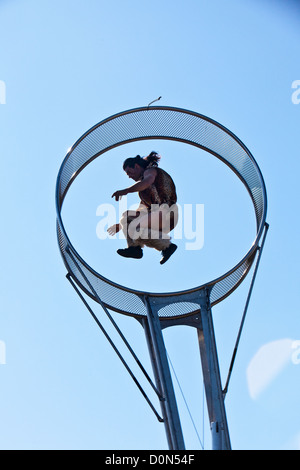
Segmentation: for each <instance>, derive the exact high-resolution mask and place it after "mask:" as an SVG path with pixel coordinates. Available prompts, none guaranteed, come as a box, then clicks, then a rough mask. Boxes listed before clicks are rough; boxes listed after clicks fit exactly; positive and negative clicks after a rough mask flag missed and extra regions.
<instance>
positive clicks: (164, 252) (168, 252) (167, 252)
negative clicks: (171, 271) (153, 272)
mask: <svg viewBox="0 0 300 470" xmlns="http://www.w3.org/2000/svg"><path fill="white" fill-rule="evenodd" d="M176 250H177V245H175V243H171V244H170V245H169V246H168V248H166V249H165V250H162V252H161V253H162V255H163V257H162V259H161V260H160V264H164V263H165V262H166V261H168V259H169V258H170V256H172V254H173V253H175V251H176Z"/></svg>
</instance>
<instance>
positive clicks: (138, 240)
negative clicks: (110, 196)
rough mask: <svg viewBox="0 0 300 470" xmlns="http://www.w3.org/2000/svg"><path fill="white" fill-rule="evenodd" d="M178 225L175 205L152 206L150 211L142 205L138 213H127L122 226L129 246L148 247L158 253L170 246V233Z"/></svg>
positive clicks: (121, 223) (121, 221) (122, 219)
mask: <svg viewBox="0 0 300 470" xmlns="http://www.w3.org/2000/svg"><path fill="white" fill-rule="evenodd" d="M177 223H178V206H177V205H176V204H173V205H172V206H171V207H170V206H168V205H167V204H162V205H158V204H152V206H151V210H150V211H149V210H148V209H147V207H146V206H144V205H143V204H140V206H139V207H138V209H137V210H136V211H126V212H124V214H123V215H122V217H121V220H120V225H121V227H122V230H123V232H124V235H125V237H126V239H127V244H128V246H129V247H130V246H140V247H142V248H143V247H144V246H148V247H150V248H155V249H156V250H158V251H162V250H165V249H166V248H168V247H169V246H170V243H171V237H170V236H169V232H170V231H171V230H173V228H174V227H175V226H176V225H177Z"/></svg>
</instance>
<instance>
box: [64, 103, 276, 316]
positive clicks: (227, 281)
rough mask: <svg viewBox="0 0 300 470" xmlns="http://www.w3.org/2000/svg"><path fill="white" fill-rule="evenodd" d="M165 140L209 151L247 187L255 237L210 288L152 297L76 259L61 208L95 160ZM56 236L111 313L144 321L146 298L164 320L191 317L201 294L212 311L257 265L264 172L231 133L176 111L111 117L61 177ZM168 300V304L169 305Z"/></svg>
mask: <svg viewBox="0 0 300 470" xmlns="http://www.w3.org/2000/svg"><path fill="white" fill-rule="evenodd" d="M147 139H149V140H150V139H162V140H172V141H178V142H183V143H186V144H189V145H193V146H195V147H198V148H199V149H202V150H205V151H207V152H209V153H210V154H212V155H213V156H215V157H217V158H218V159H220V160H221V161H222V162H224V163H225V164H226V165H227V166H228V167H229V168H230V169H231V170H232V171H233V172H234V173H235V174H236V175H237V176H238V177H239V178H240V180H241V181H242V182H243V184H244V186H245V187H246V189H247V191H248V193H249V196H250V198H251V201H252V203H253V206H254V211H255V217H256V236H255V240H254V241H253V244H252V245H251V247H250V249H249V251H248V252H247V253H246V254H245V256H244V257H243V258H242V259H241V261H240V262H239V263H238V264H237V265H235V266H234V267H233V268H232V269H231V270H230V271H228V272H226V273H225V274H224V275H222V276H221V277H218V278H217V279H214V280H209V281H208V282H207V283H205V284H202V285H199V286H197V287H194V288H193V289H188V290H184V291H179V292H171V293H170V292H168V293H163V292H159V293H149V292H141V291H137V290H134V289H130V288H127V287H124V286H122V285H119V284H117V283H115V282H114V281H113V280H110V279H107V278H105V277H104V276H102V275H101V273H98V272H96V271H95V270H94V269H93V268H92V267H91V266H89V265H88V264H87V263H86V262H85V261H84V260H83V259H82V258H81V256H80V255H79V254H78V253H77V251H76V249H75V248H74V246H73V245H72V243H71V241H70V240H69V237H68V235H67V233H66V231H65V228H64V224H63V220H62V215H61V212H62V206H63V202H64V199H65V197H66V194H67V192H68V190H69V188H70V186H71V185H72V184H73V183H74V181H75V179H76V177H77V176H78V174H79V173H80V172H81V171H82V170H83V169H84V168H85V167H86V166H87V165H88V164H89V163H90V162H92V161H93V160H94V159H95V158H98V157H100V156H101V155H103V154H104V153H105V152H108V151H109V150H111V149H113V148H115V147H118V146H121V145H124V144H127V143H130V142H135V141H141V140H147ZM56 208H57V234H58V243H59V248H60V252H61V255H62V258H63V261H64V263H65V266H66V268H67V270H68V273H69V275H71V276H72V278H73V279H74V281H75V282H76V283H77V285H78V286H79V287H80V288H81V289H82V290H83V291H84V292H85V293H86V294H88V295H89V296H90V297H91V298H92V299H94V300H95V301H96V302H99V299H101V302H102V303H103V304H104V305H105V306H106V307H107V308H109V309H112V310H114V311H117V312H120V313H123V314H126V315H131V316H134V317H136V318H137V319H141V318H143V317H145V316H146V315H147V311H146V307H145V303H144V297H145V296H147V297H148V298H151V301H152V302H155V299H157V302H158V303H159V304H160V308H159V311H158V315H159V317H160V319H166V320H172V319H178V318H179V317H180V318H182V317H188V316H191V315H192V314H194V313H195V312H197V311H199V309H200V306H199V305H200V304H199V294H200V291H203V290H206V291H209V292H210V304H211V305H212V306H213V305H215V304H217V303H218V302H220V301H221V300H223V299H224V298H225V297H227V296H228V295H229V294H231V293H232V292H233V291H234V290H235V289H236V288H237V286H238V285H239V284H240V283H241V282H242V281H243V279H244V278H245V277H246V275H247V273H248V272H249V270H250V268H251V266H252V264H253V261H254V259H255V256H256V253H257V250H258V247H259V241H260V239H261V236H262V233H263V230H264V226H265V221H266V212H267V196H266V189H265V184H264V180H263V177H262V174H261V171H260V169H259V167H258V165H257V163H256V161H255V159H254V158H253V156H252V155H251V153H250V151H249V150H248V149H247V148H246V147H245V145H244V144H243V143H242V142H241V141H240V140H239V139H238V138H237V137H236V136H235V135H234V134H233V133H232V132H230V131H229V130H228V129H226V128H225V127H223V126H222V125H221V124H219V123H218V122H216V121H214V120H212V119H210V118H208V117H206V116H203V115H201V114H198V113H195V112H192V111H188V110H184V109H179V108H173V107H164V106H153V107H144V108H136V109H132V110H128V111H124V112H122V113H119V114H116V115H114V116H111V117H109V118H107V119H105V120H103V121H101V122H100V123H98V124H96V125H95V126H94V127H92V128H91V129H90V130H89V131H87V132H86V133H85V134H84V135H83V136H82V137H80V139H79V140H78V141H77V142H76V143H75V144H74V145H73V146H72V147H71V149H70V150H69V151H68V153H67V155H66V157H65V159H64V161H63V163H62V165H61V168H60V171H59V174H58V177H57V186H56ZM164 300H165V301H164Z"/></svg>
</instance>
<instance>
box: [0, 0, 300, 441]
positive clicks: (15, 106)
mask: <svg viewBox="0 0 300 470" xmlns="http://www.w3.org/2000/svg"><path fill="white" fill-rule="evenodd" d="M0 14H1V16H0V18H1V28H0V40H1V62H0V81H1V82H0V83H1V84H2V85H1V95H0V151H1V161H2V181H1V186H0V188H1V189H0V190H1V200H2V207H1V212H2V221H3V223H2V230H1V246H2V250H1V261H2V270H1V315H0V341H1V345H2V358H1V360H0V362H2V363H1V364H0V381H1V395H0V423H1V424H0V448H1V449H166V448H167V443H166V438H165V432H164V428H163V425H162V424H159V423H158V422H157V421H156V418H155V417H154V415H153V414H152V411H151V410H150V409H148V406H147V404H146V403H145V401H144V399H143V397H142V396H141V395H140V393H139V391H138V390H137V388H136V386H135V384H134V383H133V382H132V381H131V379H130V377H129V376H128V375H127V373H126V371H125V370H124V369H123V366H122V365H121V364H120V363H119V360H118V358H117V357H116V356H115V355H114V353H113V351H112V350H111V349H110V346H109V345H108V344H107V342H106V340H105V339H104V337H103V336H102V335H101V333H100V331H99V330H98V329H97V328H96V325H95V323H94V322H93V321H92V319H91V318H90V317H89V315H88V312H87V311H86V310H85V307H84V306H83V305H82V304H81V302H80V300H79V299H78V297H77V296H76V294H75V292H74V291H73V290H72V288H71V286H70V285H69V284H68V282H67V281H66V279H65V274H66V273H65V268H64V265H63V263H62V261H61V258H60V255H59V251H58V247H57V242H56V233H55V203H54V192H55V182H56V177H57V173H58V170H59V167H60V165H61V162H62V160H63V158H64V156H65V154H66V152H67V149H68V148H69V147H70V146H71V145H72V144H73V143H74V142H75V141H76V140H77V139H78V138H79V137H80V136H81V135H82V134H83V133H84V132H85V131H86V130H88V129H89V128H90V127H91V126H93V125H94V124H96V123H97V122H99V121H101V120H102V119H104V118H106V117H108V116H111V115H113V114H115V113H117V112H119V111H123V110H126V109H131V108H135V107H138V106H145V105H147V104H148V103H149V102H150V101H152V100H154V99H155V98H157V97H158V96H162V100H161V101H160V104H162V105H169V106H175V107H182V108H185V109H190V110H193V111H196V112H199V113H201V114H204V115H207V116H209V117H211V118H212V119H215V120H216V121H218V122H220V123H221V124H223V125H224V126H226V127H227V128H229V129H230V130H231V131H232V132H234V133H235V134H236V135H237V136H238V137H239V138H240V139H241V140H242V141H243V142H244V143H245V145H246V146H247V147H248V148H249V149H250V151H251V152H252V154H253V155H254V157H255V159H256V160H257V162H258V164H259V166H260V168H261V170H262V173H263V175H264V178H265V182H266V187H267V192H268V203H269V207H268V217H267V220H268V222H269V224H270V230H269V234H268V237H267V242H266V246H265V249H264V253H263V257H262V261H261V265H260V269H259V273H258V276H257V281H256V284H255V288H254V292H253V296H252V299H251V304H250V308H249V312H248V315H247V320H246V324H245V328H244V331H243V336H242V339H241V343H240V347H239V351H238V355H237V359H236V364H235V368H234V372H233V376H232V379H231V382H230V388H229V392H228V395H227V397H226V407H227V414H228V422H229V429H230V435H231V441H232V446H233V448H235V449H300V425H299V411H298V410H299V406H298V393H297V391H298V390H299V372H300V364H299V356H300V354H299V341H300V331H299V244H298V240H299V235H300V233H299V232H300V230H299V228H300V225H299V222H298V217H297V216H298V201H299V190H298V172H299V138H298V136H299V120H300V104H296V103H293V101H292V96H293V93H294V92H297V89H293V88H292V84H293V83H294V82H295V81H296V80H300V71H299V60H298V57H299V40H300V33H299V31H300V28H299V26H300V7H299V6H298V2H293V1H279V0H278V1H272V2H271V1H267V0H264V1H260V2H259V1H255V0H254V1H250V0H240V1H237V0H229V1H228V2H222V1H221V0H211V1H204V0H198V1H196V0H186V1H184V2H183V1H177V0H175V1H170V0H163V1H156V0H155V1H152V2H138V1H135V0H133V1H131V0H129V1H127V2H121V1H120V0H116V1H114V0H112V1H110V2H103V1H101V0H100V1H96V0H94V1H93V0H88V1H84V2H83V1H81V0H77V1H72V2H71V1H68V0H63V1H57V0H52V1H51V2H50V1H48V0H45V1H43V2H38V1H36V0H27V1H24V0H7V1H3V0H1V1H0ZM151 145H152V144H151ZM157 145H159V148H157V149H156V148H155V149H154V150H158V151H159V152H161V154H162V155H163V157H162V162H161V165H162V166H163V167H164V168H166V169H167V170H168V171H169V172H170V173H171V174H172V175H173V176H174V179H175V182H176V185H177V188H178V193H179V196H180V202H181V203H182V204H194V205H195V204H203V205H204V211H205V212H204V214H205V217H204V221H205V222H204V227H205V230H204V245H203V248H202V249H201V250H198V251H187V250H185V249H184V241H182V242H181V245H180V248H181V249H180V250H178V253H176V255H174V257H173V258H172V259H171V260H170V262H169V263H168V264H167V265H166V270H165V271H164V273H165V276H164V277H163V278H162V277H161V271H159V268H160V266H159V263H158V260H159V257H158V255H157V254H156V253H154V252H151V251H150V250H149V251H147V253H145V258H144V259H143V260H142V261H141V262H142V263H144V264H140V265H139V267H137V265H136V264H133V262H129V263H128V264H126V263H124V260H122V259H117V256H116V255H115V249H116V248H118V247H119V246H120V245H123V244H124V241H121V240H118V241H116V240H99V239H98V238H97V236H96V226H97V223H98V222H99V217H97V215H96V211H97V207H98V206H99V205H101V204H104V203H111V202H112V200H111V194H112V193H113V192H114V191H115V190H117V189H121V188H122V187H124V186H126V185H127V184H128V179H126V175H124V173H123V172H122V166H121V164H122V161H123V159H124V157H127V156H128V155H127V153H128V154H129V155H131V154H132V153H133V152H136V153H141V154H142V155H145V154H146V153H147V152H148V151H149V152H150V151H151V150H153V148H152V147H151V148H148V145H146V143H145V142H144V143H143V144H142V145H140V144H134V145H132V146H128V148H125V147H124V148H123V149H122V151H121V150H120V149H118V150H116V151H115V152H112V153H111V155H110V156H108V155H107V157H103V160H102V161H100V159H99V161H95V162H94V163H93V164H92V165H90V167H88V168H87V169H86V171H84V172H83V173H82V174H81V175H80V177H79V178H78V181H76V184H74V188H72V191H70V193H69V194H68V197H67V199H66V204H65V207H64V211H65V220H66V226H67V228H68V230H69V232H68V233H69V235H70V238H71V240H72V241H73V244H74V245H75V246H76V248H78V251H79V252H80V253H81V254H82V256H84V257H86V259H87V261H88V262H89V263H90V264H91V265H92V266H93V267H95V268H96V269H99V271H100V272H101V273H102V274H105V275H108V276H109V277H111V278H112V279H114V280H116V281H117V282H118V281H120V282H124V283H128V285H130V286H132V287H134V286H137V285H138V283H139V285H140V287H141V288H142V287H143V285H144V284H143V282H144V283H146V284H147V287H148V288H149V290H154V291H155V290H156V289H157V288H158V287H161V286H163V287H164V289H171V290H178V289H181V288H185V287H189V286H194V285H197V284H200V283H202V282H206V281H209V280H211V279H213V278H214V277H216V276H217V275H221V274H223V273H224V272H226V270H227V269H230V268H231V267H233V266H234V265H235V264H236V262H238V261H239V259H240V258H241V256H243V254H244V253H245V252H247V250H248V248H249V247H250V245H251V243H252V240H253V230H254V218H253V214H252V211H251V210H252V209H251V205H249V201H248V199H249V198H248V195H247V193H246V191H245V189H244V187H243V186H242V185H241V183H240V182H239V181H236V178H235V177H234V175H232V174H231V173H230V172H229V171H228V169H227V168H226V167H225V166H224V165H223V164H221V162H219V161H216V160H215V159H213V158H212V157H210V156H208V155H206V154H204V153H203V152H200V151H196V150H195V149H188V150H187V149H186V148H185V147H181V146H180V145H179V144H178V145H175V144H174V143H166V142H163V143H162V142H160V143H157ZM127 151H128V152H127ZM124 153H126V155H124ZM174 162H176V165H175V164H174ZM134 202H136V199H135V196H134V195H130V200H129V203H130V204H133V203H134ZM115 207H116V208H117V204H115ZM124 266H125V270H126V271H125V276H124ZM141 273H144V274H145V277H144V278H142V277H141ZM183 273H184V275H183ZM158 276H160V277H158ZM249 281H250V279H247V280H246V281H245V283H243V284H242V285H241V286H240V288H239V289H238V290H237V291H236V292H235V293H234V294H233V295H232V296H230V297H229V298H228V299H226V300H225V301H224V302H222V303H221V304H219V305H218V306H216V307H215V308H214V310H213V315H214V322H215V328H216V336H217V343H218V351H219V359H220V366H221V371H222V377H223V379H224V380H225V378H226V373H227V370H228V366H229V363H230V359H231V353H232V350H233V346H234V342H235V338H236V334H237V331H238V327H239V323H240V319H241V315H242V311H243V306H244V303H245V299H246V295H247V290H248V287H249ZM95 311H97V313H98V314H99V316H101V318H102V315H103V314H102V312H101V309H100V308H98V307H97V306H95ZM114 317H115V319H116V320H117V322H118V324H119V325H120V327H121V329H122V330H123V331H124V333H125V334H126V336H127V337H128V339H129V341H130V342H131V343H132V345H133V346H134V349H135V350H136V352H137V354H138V355H139V357H141V359H142V361H143V363H144V364H145V365H146V367H147V368H148V370H149V371H150V370H151V366H150V364H149V359H148V353H147V350H146V344H145V340H144V335H143V331H142V328H141V327H140V325H139V324H138V322H136V321H135V320H134V319H132V318H128V317H124V316H121V315H118V314H114ZM103 321H104V322H105V319H103ZM107 327H108V328H109V325H107ZM112 334H114V333H113V332H112ZM164 335H165V341H166V346H167V350H168V353H169V356H170V358H171V360H172V364H173V365H174V368H175V370H176V375H177V377H178V378H179V381H180V384H181V387H182V389H183V390H184V394H185V398H186V401H187V402H188V404H189V409H190V411H191V413H192V416H193V419H194V421H195V423H196V425H197V428H198V431H199V435H200V437H201V440H202V442H204V447H205V448H207V449H209V448H210V446H211V442H210V430H209V424H208V420H207V416H206V412H205V411H204V426H203V385H202V379H201V366H200V358H199V351H198V347H197V336H196V331H195V330H193V329H191V328H188V327H176V328H169V329H167V330H165V333H164ZM116 341H117V339H116ZM3 349H4V352H3ZM175 387H176V393H177V395H178V402H179V408H180V412H181V415H182V425H183V429H184V435H185V441H186V447H187V449H191V450H196V449H199V448H201V446H200V443H199V441H198V439H197V436H196V434H195V432H194V429H193V426H192V424H191V421H190V418H189V415H188V413H187V411H186V408H185V406H184V403H183V400H182V397H181V395H180V393H179V391H178V387H177V386H176V384H175ZM149 393H150V394H151V392H149ZM154 399H155V398H154ZM158 406H159V405H158V404H157V407H158ZM205 408H206V407H204V410H205Z"/></svg>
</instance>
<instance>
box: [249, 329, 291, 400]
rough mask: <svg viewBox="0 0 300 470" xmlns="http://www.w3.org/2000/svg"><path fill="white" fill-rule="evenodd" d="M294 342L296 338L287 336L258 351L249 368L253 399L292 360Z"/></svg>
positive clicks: (250, 388)
mask: <svg viewBox="0 0 300 470" xmlns="http://www.w3.org/2000/svg"><path fill="white" fill-rule="evenodd" d="M293 344H295V341H294V340H292V339H289V338H285V339H280V340H277V341H272V342H270V343H267V344H265V345H264V346H262V347H261V348H260V349H259V350H258V351H257V353H256V354H255V356H254V357H253V359H252V360H251V361H250V364H249V366H248V368H247V382H248V389H249V394H250V396H251V398H252V399H253V400H255V399H256V398H258V396H259V395H260V394H261V393H262V392H263V391H264V390H265V389H266V388H267V387H268V386H269V385H270V383H271V382H272V381H273V380H274V379H275V378H276V377H277V376H278V374H279V373H280V372H281V371H282V370H283V369H284V368H285V367H286V365H287V364H288V363H289V362H291V356H292V353H293Z"/></svg>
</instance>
